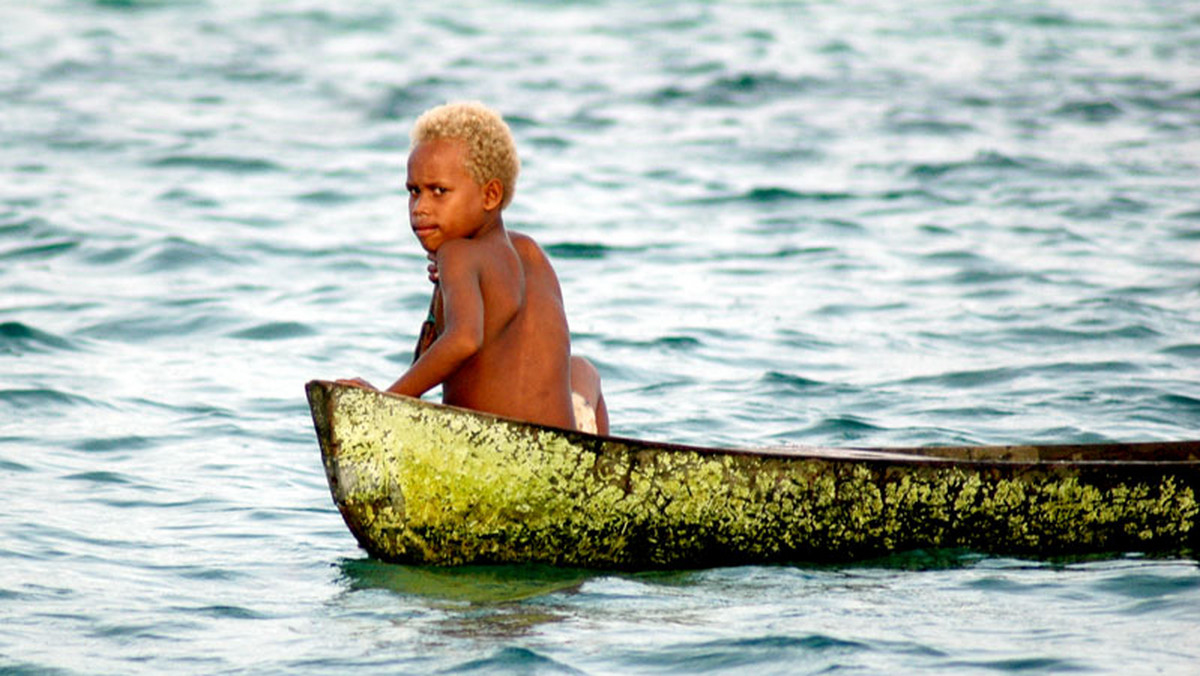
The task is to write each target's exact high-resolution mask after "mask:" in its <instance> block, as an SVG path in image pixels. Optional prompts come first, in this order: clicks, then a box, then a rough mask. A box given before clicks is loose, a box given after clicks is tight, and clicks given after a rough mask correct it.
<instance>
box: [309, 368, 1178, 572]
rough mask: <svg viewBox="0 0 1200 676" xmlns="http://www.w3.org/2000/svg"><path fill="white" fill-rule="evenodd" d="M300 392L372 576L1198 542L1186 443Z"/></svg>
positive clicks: (1135, 548) (348, 390)
mask: <svg viewBox="0 0 1200 676" xmlns="http://www.w3.org/2000/svg"><path fill="white" fill-rule="evenodd" d="M307 393H308V400H309V404H310V407H311V409H312V416H313V422H314V425H315V427H316V432H317V438H318V440H319V443H320V447H321V456H322V459H323V463H324V466H325V472H326V476H327V478H328V480H329V487H330V490H331V492H332V494H333V500H334V502H335V503H336V504H337V507H338V510H339V511H340V512H341V514H342V517H343V519H344V520H345V522H346V525H347V526H349V528H350V531H351V533H353V534H354V536H355V538H356V539H357V540H358V542H359V544H361V545H362V547H363V548H364V549H366V550H367V552H368V553H370V554H371V555H372V556H375V557H377V558H380V559H383V560H387V561H395V562H401V563H410V564H439V565H456V564H467V563H523V562H540V563H550V564H557V565H570V566H580V567H601V568H624V569H637V568H664V567H697V566H716V565H732V564H746V563H767V562H799V561H847V560H853V559H861V558H867V557H874V556H880V555H884V554H887V553H889V552H895V551H905V550H913V549H936V548H967V549H971V550H975V551H979V552H984V553H990V554H996V555H1033V556H1056V555H1075V554H1090V553H1118V552H1161V553H1175V554H1180V555H1191V552H1193V551H1195V550H1196V547H1197V545H1198V544H1200V523H1198V521H1200V518H1198V513H1200V505H1198V503H1197V498H1198V493H1200V441H1179V442H1151V443H1133V444H1095V445H1091V444H1089V445H1048V446H988V447H936V448H905V449H855V448H842V449H832V448H808V447H796V448H792V447H786V448H763V449H732V448H701V447H695V446H682V445H677V444H665V443H655V442H649V441H640V440H635V439H623V438H617V437H602V436H595V435H591V434H585V433H580V432H574V431H567V430H562V429H557V428H551V427H544V426H541V425H534V424H529V423H524V422H519V421H515V420H508V419H504V418H498V417H495V416H491V415H487V414H483V413H478V412H475V411H468V410H465V409H459V408H454V407H449V406H443V405H440V404H434V403H430V402H426V401H422V400H420V399H414V398H411V397H402V396H397V395H391V394H385V393H380V392H376V391H372V390H365V389H361V388H357V387H350V386H344V385H340V384H335V383H330V382H325V381H313V382H310V383H308V385H307Z"/></svg>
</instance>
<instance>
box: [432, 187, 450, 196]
mask: <svg viewBox="0 0 1200 676" xmlns="http://www.w3.org/2000/svg"><path fill="white" fill-rule="evenodd" d="M447 192H449V191H448V190H446V189H445V188H443V187H441V186H438V187H436V188H433V194H435V195H445V194H446V193H447Z"/></svg>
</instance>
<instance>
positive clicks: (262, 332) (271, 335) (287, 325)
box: [229, 322, 317, 341]
mask: <svg viewBox="0 0 1200 676" xmlns="http://www.w3.org/2000/svg"><path fill="white" fill-rule="evenodd" d="M316 334H317V330H316V329H314V328H312V327H311V326H309V325H308V324H304V323H301V322H266V323H264V324H259V325H257V326H252V327H250V328H248V329H241V330H240V331H234V332H233V333H231V334H229V335H230V337H232V338H241V339H243V340H263V341H269V340H289V339H291V338H305V337H308V336H313V335H316Z"/></svg>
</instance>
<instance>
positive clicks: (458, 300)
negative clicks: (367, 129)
mask: <svg viewBox="0 0 1200 676" xmlns="http://www.w3.org/2000/svg"><path fill="white" fill-rule="evenodd" d="M519 170H520V163H519V160H518V158H517V152H516V145H515V143H514V142H513V138H512V133H511V131H510V130H509V128H508V125H507V124H505V122H504V120H503V119H502V118H501V117H500V116H499V115H498V114H496V113H495V112H493V111H492V110H490V109H488V108H486V107H484V106H483V105H481V104H477V103H455V104H448V105H444V106H439V107H436V108H433V109H431V110H429V111H428V112H426V113H425V114H424V115H422V116H421V117H420V118H419V119H418V120H417V122H416V124H415V125H414V126H413V131H412V150H411V152H410V154H409V156H408V181H407V187H408V194H409V198H408V218H409V223H410V225H411V226H412V229H413V232H414V233H415V234H416V236H417V239H418V240H419V241H420V242H421V246H422V247H423V248H424V249H425V251H427V252H428V253H429V258H430V259H431V260H432V261H433V263H432V264H431V265H430V279H432V280H434V281H435V284H436V286H435V287H434V294H435V297H434V303H433V312H432V314H433V318H432V319H433V326H434V335H435V337H434V339H433V340H432V342H431V343H429V344H428V345H427V346H426V345H425V344H424V343H422V344H421V345H419V346H418V348H417V354H416V360H415V361H414V362H413V364H412V366H410V367H409V369H408V371H406V372H405V373H404V375H402V376H400V379H399V380H397V381H396V382H395V383H393V384H392V385H391V387H389V388H388V390H387V391H389V392H395V393H398V394H405V395H408V396H413V397H419V396H421V395H422V394H424V393H425V392H427V391H429V390H430V389H432V388H433V387H435V386H436V385H438V384H441V385H442V400H443V401H444V402H445V403H447V404H451V405H455V406H463V407H466V408H471V409H475V410H479V411H486V412H488V413H495V414H497V415H502V416H507V417H510V418H517V419H520V420H526V421H530V422H535V423H541V424H545V425H553V426H555V427H563V428H568V429H582V430H584V431H589V432H598V433H600V434H607V433H608V413H607V410H606V407H605V404H604V396H603V394H602V393H601V391H600V376H599V374H598V373H597V372H596V369H595V367H593V366H592V365H591V364H590V363H589V362H588V361H587V360H585V359H583V358H581V357H572V356H571V344H570V332H569V330H568V328H567V317H566V313H565V311H564V310H563V300H562V290H561V289H560V288H559V284H558V276H557V275H555V273H554V268H553V267H552V266H551V265H550V260H549V258H547V257H546V254H545V252H544V251H542V249H541V247H539V246H538V245H537V243H536V242H534V241H533V239H531V238H530V237H528V236H526V235H521V234H518V233H515V232H509V231H508V230H506V229H505V227H504V221H503V219H502V218H501V212H502V211H503V210H504V208H505V207H507V206H508V204H509V202H510V201H511V200H512V196H513V189H514V188H515V186H516V179H517V173H518V172H519ZM343 382H349V383H353V384H358V385H361V386H367V387H370V385H369V384H368V383H366V382H365V381H362V380H359V379H355V380H352V381H343Z"/></svg>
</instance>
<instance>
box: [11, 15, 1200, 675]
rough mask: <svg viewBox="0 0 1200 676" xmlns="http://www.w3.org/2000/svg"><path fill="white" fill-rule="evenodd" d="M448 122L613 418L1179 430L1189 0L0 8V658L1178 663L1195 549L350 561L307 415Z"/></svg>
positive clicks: (391, 356)
mask: <svg viewBox="0 0 1200 676" xmlns="http://www.w3.org/2000/svg"><path fill="white" fill-rule="evenodd" d="M457 99H477V100H482V101H485V102H487V103H488V104H490V105H492V106H494V107H496V108H497V109H499V110H500V111H501V112H502V113H504V114H505V115H506V116H507V117H508V119H509V121H510V123H511V125H512V128H513V130H514V133H515V136H516V138H517V142H518V145H519V148H520V151H521V153H522V158H523V163H524V164H523V171H522V174H521V178H520V182H519V185H518V188H517V191H516V199H515V202H514V203H513V205H512V207H511V208H510V209H509V211H508V212H506V222H507V223H508V225H509V227H510V228H512V229H515V230H519V231H523V232H526V233H529V234H531V235H532V236H534V237H535V238H536V239H537V240H538V241H539V242H540V243H541V244H542V245H543V246H544V247H545V248H546V249H547V250H548V252H549V253H550V255H551V257H552V260H553V261H554V263H555V265H556V267H557V270H558V273H559V275H560V277H561V281H562V285H563V290H564V294H565V298H566V302H567V305H568V313H569V317H570V322H571V327H572V331H573V341H574V342H573V345H574V350H575V352H576V353H580V354H584V355H586V356H588V357H589V358H591V359H592V360H593V361H594V362H595V363H596V364H597V366H598V367H599V368H600V371H601V373H602V375H603V378H604V384H605V391H606V396H607V400H608V404H609V408H610V411H611V415H612V419H613V431H614V432H615V433H617V434H620V435H623V436H634V437H642V438H651V439H658V440H665V441H676V442H686V443H698V444H705V445H729V446H754V445H764V444H769V445H778V444H823V445H842V446H846V445H849V446H897V445H930V444H1003V443H1014V442H1104V441H1144V440H1174V439H1195V438H1200V5H1197V4H1196V3H1195V2H1192V1H1190V0H1131V1H1126V0H1094V1H1085V2H1079V1H1067V0H1045V1H1041V2H1035V1H1027V0H1016V1H1013V0H1005V1H999V0H983V1H980V2H969V3H963V2H957V1H950V0H914V1H912V2H890V1H887V0H844V1H826V0H809V1H795V2H754V1H749V0H744V1H733V0H727V1H717V0H713V1H707V2H702V1H695V0H692V1H680V2H671V3H645V2H633V1H631V0H593V1H586V2H561V3H560V2H545V1H541V2H539V1H534V0H529V1H521V2H518V1H515V0H508V1H488V2H484V1H480V0H476V1H472V2H465V3H457V4H454V5H446V4H444V3H417V2H400V1H385V0H342V1H339V2H331V1H328V0H324V1H321V2H317V1H316V0H104V1H100V0H95V1H86V0H37V1H25V0H0V174H2V176H3V179H2V180H0V673H3V674H54V675H58V674H62V675H66V674H348V673H354V674H374V673H381V674H382V673H386V674H439V673H455V674H457V673H464V674H744V673H754V674H758V675H762V676H765V675H767V674H805V673H810V674H815V673H827V672H841V673H880V674H884V673H886V674H895V673H945V674H993V673H1012V672H1020V673H1039V674H1040V673H1057V672H1070V673H1114V674H1116V673H1120V674H1130V673H1163V674H1187V673H1200V566H1198V562H1197V560H1196V559H1195V558H1194V557H1189V556H1188V555H1186V553H1185V555H1182V556H1171V557H1165V558H1164V557H1159V556H1152V555H1147V554H1146V553H1139V552H1116V553H1113V554H1112V555H1109V556H1101V557H1095V558H1088V559H1069V560H1063V559H1054V560H1039V559H1009V558H997V557H991V556H984V555H981V554H978V553H975V552H970V551H929V552H900V553H897V554H896V555H895V556H893V557H890V558H887V559H882V560H871V561H862V562H856V563H853V564H849V565H839V566H829V565H817V564H811V563H804V562H797V563H795V564H793V565H780V566H768V567H758V566H756V567H733V568H722V569H701V570H680V571H657V572H615V571H598V570H572V569H555V568H548V567H541V566H513V567H477V568H460V569H435V568H415V567H404V566H397V565H389V564H383V563H379V562H377V561H373V560H372V559H370V558H369V557H367V556H366V555H365V554H364V552H363V551H362V550H360V549H359V548H358V547H357V546H356V544H355V542H354V540H353V538H352V537H351V536H350V534H349V532H348V531H347V530H346V528H345V527H344V525H343V524H342V522H341V519H340V517H339V515H338V513H337V511H336V509H335V508H334V506H333V504H332V502H331V500H330V496H329V492H328V488H327V486H326V484H325V478H324V475H323V472H322V469H321V465H320V460H319V455H318V449H317V445H316V441H315V438H314V435H313V432H312V427H311V423H310V420H309V418H308V411H307V408H306V404H305V401H304V396H303V384H304V382H305V381H307V380H309V379H312V378H336V377H350V376H361V377H364V378H366V379H368V380H371V381H373V382H376V383H381V384H385V383H388V382H390V381H391V380H392V379H394V378H395V377H397V376H398V375H399V374H400V373H401V372H403V370H404V368H405V364H406V363H407V362H408V360H409V358H410V354H411V352H410V351H411V346H412V344H413V342H414V341H415V338H416V333H417V329H418V326H419V324H420V322H421V320H422V319H423V317H424V314H425V309H426V305H427V302H428V296H429V291H430V286H429V283H428V281H427V280H426V278H425V271H424V267H425V260H424V258H423V256H422V254H421V251H420V250H419V247H418V246H417V243H416V241H415V239H414V238H413V237H412V235H411V233H410V231H409V229H408V225H407V219H406V215H405V209H406V200H405V195H404V191H403V180H404V170H405V169H404V168H405V159H406V153H407V149H408V144H409V142H408V129H409V126H410V125H411V123H412V120H413V119H414V117H415V116H416V115H417V114H419V113H420V112H421V111H423V110H424V109H426V108H427V107H429V106H432V105H435V104H438V103H442V102H445V101H447V100H457Z"/></svg>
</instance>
